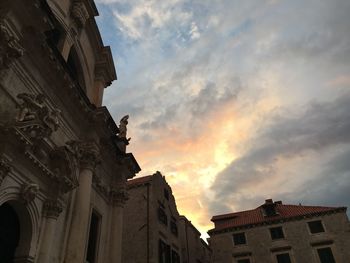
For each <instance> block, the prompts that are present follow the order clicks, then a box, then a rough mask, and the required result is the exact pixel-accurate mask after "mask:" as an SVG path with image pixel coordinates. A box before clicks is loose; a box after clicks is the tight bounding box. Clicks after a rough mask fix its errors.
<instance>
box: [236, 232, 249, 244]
mask: <svg viewBox="0 0 350 263" xmlns="http://www.w3.org/2000/svg"><path fill="white" fill-rule="evenodd" d="M233 242H234V243H235V245H243V244H246V243H247V240H246V238H245V234H244V233H237V234H233Z"/></svg>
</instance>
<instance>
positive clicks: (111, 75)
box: [95, 46, 117, 88]
mask: <svg viewBox="0 0 350 263" xmlns="http://www.w3.org/2000/svg"><path fill="white" fill-rule="evenodd" d="M95 79H96V80H100V81H102V82H104V83H105V88H106V87H108V86H110V85H111V83H112V81H114V80H116V79H117V73H116V71H115V67H114V62H113V57H112V51H111V48H110V47H109V46H105V47H102V48H101V50H100V52H99V54H98V57H97V61H96V64H95Z"/></svg>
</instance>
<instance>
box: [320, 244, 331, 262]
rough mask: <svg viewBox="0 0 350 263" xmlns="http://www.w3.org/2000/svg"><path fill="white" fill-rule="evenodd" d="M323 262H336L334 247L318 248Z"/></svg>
mask: <svg viewBox="0 0 350 263" xmlns="http://www.w3.org/2000/svg"><path fill="white" fill-rule="evenodd" d="M317 253H318V257H319V258H320V261H321V263H335V260H334V257H333V253H332V249H331V248H330V247H325V248H320V249H317Z"/></svg>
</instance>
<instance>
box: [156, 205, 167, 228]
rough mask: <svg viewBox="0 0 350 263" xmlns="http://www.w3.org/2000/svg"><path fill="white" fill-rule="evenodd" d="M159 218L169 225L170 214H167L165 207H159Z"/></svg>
mask: <svg viewBox="0 0 350 263" xmlns="http://www.w3.org/2000/svg"><path fill="white" fill-rule="evenodd" d="M158 219H159V221H160V222H161V223H163V224H164V225H166V226H167V225H168V216H167V215H166V213H165V211H164V209H163V208H161V207H159V208H158Z"/></svg>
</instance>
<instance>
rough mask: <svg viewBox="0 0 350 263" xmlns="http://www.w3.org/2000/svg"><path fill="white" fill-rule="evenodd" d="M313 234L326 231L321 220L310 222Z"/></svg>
mask: <svg viewBox="0 0 350 263" xmlns="http://www.w3.org/2000/svg"><path fill="white" fill-rule="evenodd" d="M308 225H309V229H310V232H311V234H316V233H321V232H324V228H323V225H322V222H321V220H318V221H312V222H308Z"/></svg>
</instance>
